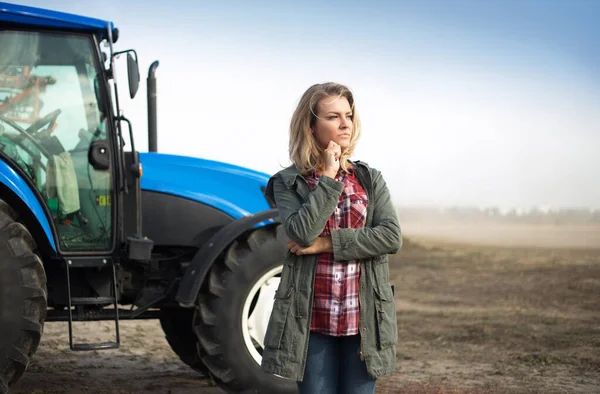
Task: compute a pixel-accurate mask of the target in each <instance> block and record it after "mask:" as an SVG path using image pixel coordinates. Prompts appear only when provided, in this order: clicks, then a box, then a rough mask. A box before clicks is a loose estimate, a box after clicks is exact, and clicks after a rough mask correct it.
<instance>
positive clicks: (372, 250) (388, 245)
mask: <svg viewBox="0 0 600 394" xmlns="http://www.w3.org/2000/svg"><path fill="white" fill-rule="evenodd" d="M373 179H374V180H373V191H374V192H373V201H370V202H369V204H374V208H373V221H372V223H371V227H364V228H357V229H354V228H344V229H339V230H334V231H332V232H331V240H332V243H333V255H334V259H335V261H346V260H354V259H365V258H370V257H376V256H380V255H382V254H394V253H396V252H398V251H399V250H400V248H401V247H402V234H401V230H400V223H399V221H398V214H397V213H396V208H395V206H394V203H393V202H392V199H391V196H390V192H389V190H388V188H387V185H386V183H385V180H384V179H383V176H382V175H381V173H380V172H378V171H373Z"/></svg>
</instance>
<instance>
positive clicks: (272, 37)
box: [16, 0, 600, 208]
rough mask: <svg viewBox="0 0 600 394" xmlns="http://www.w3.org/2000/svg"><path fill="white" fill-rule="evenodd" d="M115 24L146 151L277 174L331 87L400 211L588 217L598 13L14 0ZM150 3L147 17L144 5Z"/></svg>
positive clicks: (496, 7) (527, 4)
mask: <svg viewBox="0 0 600 394" xmlns="http://www.w3.org/2000/svg"><path fill="white" fill-rule="evenodd" d="M16 3H19V4H25V5H34V6H43V7H52V8H54V9H57V10H61V11H66V12H74V13H80V14H84V15H88V16H94V17H98V18H104V19H110V20H112V21H114V23H115V24H116V26H117V27H119V29H120V31H121V38H120V40H119V42H118V43H117V47H118V48H119V49H125V48H132V47H133V48H135V49H136V50H137V52H138V55H139V59H140V67H141V74H142V81H141V82H142V86H141V87H140V91H139V93H138V96H137V97H136V99H134V100H133V101H131V100H129V99H128V96H126V91H125V83H126V75H125V74H124V71H125V67H124V65H125V59H124V58H123V59H122V60H120V62H121V67H120V71H121V75H120V80H119V81H120V82H121V86H122V87H121V93H122V94H121V103H122V106H123V108H124V110H125V114H126V115H127V116H128V117H129V118H130V119H131V120H132V121H133V125H134V132H135V135H136V143H137V145H136V147H138V149H139V150H147V134H146V133H147V131H146V130H147V117H146V89H145V78H146V76H147V69H148V66H149V65H150V63H152V61H154V60H159V61H160V66H159V68H158V71H157V78H158V81H157V83H158V110H159V118H158V119H159V120H158V132H159V140H158V144H159V151H161V152H166V153H175V154H183V155H190V156H196V157H204V158H209V159H215V160H223V161H227V162H231V163H234V164H239V165H244V166H248V167H252V168H255V169H258V170H261V171H265V172H267V173H274V172H276V171H278V170H279V169H280V168H281V166H286V165H288V156H287V141H288V140H287V139H288V127H289V120H290V118H291V114H292V111H293V110H294V107H295V105H296V104H297V102H298V99H299V98H300V96H301V94H302V93H303V92H304V90H305V89H307V88H308V87H309V86H310V85H312V84H313V83H317V82H325V81H337V82H341V83H344V84H347V85H348V86H349V87H350V88H351V89H352V90H353V92H354V94H355V96H356V101H357V108H358V111H359V113H360V115H361V118H362V121H363V137H362V139H361V141H360V142H359V146H358V148H357V150H356V152H355V156H354V158H355V159H360V160H363V161H366V162H368V163H369V164H371V165H372V166H374V167H377V168H379V169H380V170H382V171H383V174H384V176H385V178H386V180H387V182H388V184H389V187H390V190H391V192H392V194H393V197H394V199H395V200H396V202H397V203H399V204H402V205H423V204H427V205H429V204H437V205H454V204H458V205H486V206H488V205H500V206H504V207H511V206H520V207H527V206H533V205H551V206H559V207H565V206H569V207H572V206H578V207H579V206H586V207H596V208H600V158H599V157H600V46H599V45H598V42H599V40H600V23H598V21H599V20H600V1H597V0H587V1H586V0H563V1H558V0H539V1H533V0H518V1H517V0H514V1H511V0H497V1H492V0H485V1H483V0H482V1H478V0H471V1H462V0H458V1H457V0H454V1H446V0H439V1H423V0H420V1H417V0H414V1H410V2H409V1H393V2H392V1H391V2H381V1H379V2H377V1H371V2H366V1H365V2H352V1H344V2H338V1H330V2H327V4H323V3H322V2H319V1H314V2H307V1H302V2H300V1H298V2H294V3H292V2H281V1H242V0H239V1H218V2H217V1H177V0H172V1H169V2H160V3H159V2H154V1H141V0H129V1H116V0H106V1H102V2H97V1H80V2H73V1H70V0H54V1H16ZM149 4H155V5H149Z"/></svg>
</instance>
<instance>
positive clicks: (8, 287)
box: [0, 200, 47, 393]
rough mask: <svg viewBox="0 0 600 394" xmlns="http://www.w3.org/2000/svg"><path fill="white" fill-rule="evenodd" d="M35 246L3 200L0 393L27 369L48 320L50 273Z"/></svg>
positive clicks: (0, 228) (0, 215)
mask: <svg viewBox="0 0 600 394" xmlns="http://www.w3.org/2000/svg"><path fill="white" fill-rule="evenodd" d="M34 250H35V242H34V240H33V237H32V236H31V234H30V233H29V231H27V229H26V228H25V226H23V225H22V224H21V223H19V222H18V221H17V215H16V214H15V212H14V211H13V210H12V209H11V208H10V207H9V206H8V205H7V204H6V203H5V202H4V201H2V200H0V393H6V392H7V391H8V389H9V388H10V387H11V386H12V385H13V384H14V383H16V382H17V381H18V380H19V378H20V377H21V375H23V372H25V370H26V369H27V367H28V365H29V361H30V360H31V357H32V356H33V354H34V353H35V352H36V350H37V348H38V345H39V343H40V339H41V336H42V332H43V327H44V320H45V319H46V313H47V312H46V308H47V295H46V273H45V271H44V266H43V264H42V261H41V260H40V257H39V256H38V255H37V254H35V253H34Z"/></svg>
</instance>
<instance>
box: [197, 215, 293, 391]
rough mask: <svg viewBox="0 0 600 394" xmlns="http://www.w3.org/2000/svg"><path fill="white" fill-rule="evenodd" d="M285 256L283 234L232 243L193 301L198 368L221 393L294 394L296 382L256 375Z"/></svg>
mask: <svg viewBox="0 0 600 394" xmlns="http://www.w3.org/2000/svg"><path fill="white" fill-rule="evenodd" d="M286 252H287V246H286V237H285V232H284V231H283V228H282V227H281V226H280V225H279V226H277V227H271V228H263V229H258V230H256V231H254V232H252V233H251V234H250V236H249V237H248V238H247V239H246V240H244V241H237V242H234V243H233V244H232V245H231V246H230V248H229V249H228V251H227V253H226V255H225V258H224V260H223V261H219V262H216V263H215V264H214V266H213V267H212V269H211V271H210V274H209V278H208V281H207V282H208V283H207V285H206V288H205V289H204V290H203V291H202V292H201V294H200V295H199V297H198V304H197V308H196V315H195V331H196V335H197V337H198V342H199V345H200V349H199V350H200V354H201V355H202V361H203V362H204V365H206V367H207V368H208V369H209V371H210V372H211V375H212V376H213V378H214V379H215V381H216V383H217V384H218V385H219V386H221V387H222V388H223V389H225V390H227V391H233V392H245V393H295V392H297V387H296V382H295V381H292V380H289V379H283V378H279V377H276V376H273V375H269V374H266V373H264V372H262V371H261V369H260V362H261V358H262V357H261V354H262V349H263V341H264V336H265V333H266V329H267V324H268V321H269V317H270V315H271V310H272V308H273V300H274V295H275V291H276V290H277V287H278V286H279V281H280V276H281V271H282V268H283V260H284V258H285V254H286Z"/></svg>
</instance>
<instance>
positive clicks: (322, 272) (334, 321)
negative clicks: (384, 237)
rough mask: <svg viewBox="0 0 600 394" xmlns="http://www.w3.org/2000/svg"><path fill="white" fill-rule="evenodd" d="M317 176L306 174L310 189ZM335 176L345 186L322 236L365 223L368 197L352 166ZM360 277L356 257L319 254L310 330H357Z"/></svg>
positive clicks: (338, 333) (331, 332) (336, 332)
mask: <svg viewBox="0 0 600 394" xmlns="http://www.w3.org/2000/svg"><path fill="white" fill-rule="evenodd" d="M319 178H320V177H319V175H318V174H317V173H316V172H314V171H313V172H312V173H311V174H309V176H308V177H306V181H307V183H308V186H309V187H310V188H311V190H312V189H313V188H314V187H315V186H316V184H317V182H318V181H319ZM335 179H336V180H337V181H339V182H343V183H344V190H343V192H342V194H341V196H340V199H339V201H338V205H337V208H336V209H335V211H334V212H333V214H332V215H331V217H330V218H329V220H328V221H327V224H326V225H325V228H324V229H323V232H322V233H321V236H327V235H330V234H331V233H330V231H331V230H337V229H340V228H360V227H364V226H365V221H366V217H367V205H368V197H367V193H366V192H365V190H364V189H363V188H362V186H361V185H360V183H359V182H358V179H357V178H356V174H355V173H354V171H353V170H352V169H350V172H349V173H348V174H346V173H345V172H343V171H340V172H339V173H338V175H337V176H336V178H335ZM359 278H360V264H359V262H358V260H352V261H343V262H337V261H334V260H333V253H320V254H319V256H318V258H317V269H316V274H315V284H314V286H315V292H314V293H315V294H314V300H313V310H312V320H311V323H310V329H311V331H316V332H320V333H323V334H327V335H335V336H343V335H355V334H358V320H359V314H358V312H359V300H358V289H359V286H360V285H359Z"/></svg>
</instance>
